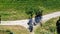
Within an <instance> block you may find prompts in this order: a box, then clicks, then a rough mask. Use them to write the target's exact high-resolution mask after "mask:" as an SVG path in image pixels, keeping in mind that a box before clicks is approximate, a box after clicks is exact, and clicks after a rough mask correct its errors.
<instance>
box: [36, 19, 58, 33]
mask: <svg viewBox="0 0 60 34" xmlns="http://www.w3.org/2000/svg"><path fill="white" fill-rule="evenodd" d="M57 20H58V18H53V19H50V20H49V21H47V22H45V23H43V25H42V27H40V26H38V27H37V29H36V30H35V34H57V30H56V22H57Z"/></svg>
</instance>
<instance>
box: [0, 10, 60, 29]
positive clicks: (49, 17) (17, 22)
mask: <svg viewBox="0 0 60 34" xmlns="http://www.w3.org/2000/svg"><path fill="white" fill-rule="evenodd" d="M58 16H60V11H57V12H54V13H51V14H47V15H44V16H42V22H46V21H47V20H49V19H51V18H55V17H58ZM33 20H34V18H33ZM28 21H29V19H25V20H16V21H1V23H0V25H21V26H24V27H25V28H28V25H27V23H28Z"/></svg>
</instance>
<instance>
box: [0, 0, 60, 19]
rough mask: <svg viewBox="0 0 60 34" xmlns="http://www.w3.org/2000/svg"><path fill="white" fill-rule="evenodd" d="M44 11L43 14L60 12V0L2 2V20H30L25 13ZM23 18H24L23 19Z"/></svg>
mask: <svg viewBox="0 0 60 34" xmlns="http://www.w3.org/2000/svg"><path fill="white" fill-rule="evenodd" d="M31 7H32V8H35V9H38V8H39V9H42V10H43V11H44V12H43V14H44V15H45V14H48V13H52V12H55V11H59V10H60V0H0V15H1V19H2V20H19V19H26V18H28V17H29V16H28V14H26V13H25V12H26V11H28V10H29V8H31ZM22 17H23V18H22Z"/></svg>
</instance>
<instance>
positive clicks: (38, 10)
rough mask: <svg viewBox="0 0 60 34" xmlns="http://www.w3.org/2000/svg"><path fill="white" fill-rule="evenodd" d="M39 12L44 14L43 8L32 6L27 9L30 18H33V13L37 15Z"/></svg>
mask: <svg viewBox="0 0 60 34" xmlns="http://www.w3.org/2000/svg"><path fill="white" fill-rule="evenodd" d="M38 13H39V14H42V10H41V9H34V8H30V9H29V10H27V11H26V14H27V15H29V18H33V15H36V14H38Z"/></svg>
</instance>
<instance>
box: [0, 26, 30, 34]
mask: <svg viewBox="0 0 60 34" xmlns="http://www.w3.org/2000/svg"><path fill="white" fill-rule="evenodd" d="M0 30H3V31H6V30H7V31H11V32H12V33H13V34H29V32H28V30H27V29H26V28H24V27H22V26H19V25H14V26H12V25H9V26H8V25H0ZM0 33H3V34H7V33H8V34H9V32H2V31H0Z"/></svg>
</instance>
